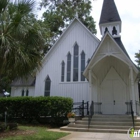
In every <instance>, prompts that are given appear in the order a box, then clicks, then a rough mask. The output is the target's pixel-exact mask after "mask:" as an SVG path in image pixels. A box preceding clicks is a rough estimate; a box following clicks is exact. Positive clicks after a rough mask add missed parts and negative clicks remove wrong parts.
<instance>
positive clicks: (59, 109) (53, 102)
mask: <svg viewBox="0 0 140 140" xmlns="http://www.w3.org/2000/svg"><path fill="white" fill-rule="evenodd" d="M72 105H73V101H72V99H71V98H65V97H9V98H0V117H1V118H4V112H5V111H7V116H8V119H13V118H18V119H23V120H24V119H26V120H28V121H31V120H33V119H36V120H38V121H39V120H40V118H42V117H47V118H48V117H50V118H51V120H53V122H54V123H55V121H58V120H59V119H58V118H66V116H67V113H68V112H70V111H71V109H72Z"/></svg>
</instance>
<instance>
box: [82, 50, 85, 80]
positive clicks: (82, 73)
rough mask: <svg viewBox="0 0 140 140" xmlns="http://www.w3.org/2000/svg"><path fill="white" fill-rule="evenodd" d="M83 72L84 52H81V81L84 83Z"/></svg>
mask: <svg viewBox="0 0 140 140" xmlns="http://www.w3.org/2000/svg"><path fill="white" fill-rule="evenodd" d="M84 70H85V52H84V51H82V53H81V81H85V77H84V75H83V72H84Z"/></svg>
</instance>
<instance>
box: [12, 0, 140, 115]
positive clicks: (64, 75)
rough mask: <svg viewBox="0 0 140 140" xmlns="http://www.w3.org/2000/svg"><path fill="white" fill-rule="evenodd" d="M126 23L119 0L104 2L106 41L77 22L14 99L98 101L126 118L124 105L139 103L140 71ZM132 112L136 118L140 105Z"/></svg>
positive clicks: (20, 83)
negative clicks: (125, 35)
mask: <svg viewBox="0 0 140 140" xmlns="http://www.w3.org/2000/svg"><path fill="white" fill-rule="evenodd" d="M121 23H122V21H121V19H120V16H119V14H118V11H117V8H116V5H115V3H114V0H104V2H103V7H102V12H101V17H100V22H99V26H100V32H101V35H102V39H101V41H100V40H99V39H98V38H97V37H96V36H95V35H93V34H92V33H91V32H90V31H89V30H88V29H87V28H86V27H85V26H84V25H83V24H82V23H81V21H80V20H79V19H78V18H75V19H74V20H73V21H72V22H71V23H70V25H69V26H68V28H67V29H66V30H65V31H64V32H63V34H62V35H61V37H60V38H59V39H58V41H57V42H56V43H55V44H54V46H53V47H52V48H51V49H50V51H49V52H48V53H47V55H46V56H45V57H44V59H43V61H42V67H41V69H40V71H38V72H37V74H36V78H33V77H29V78H28V80H24V79H18V80H15V81H14V82H13V83H12V92H11V96H63V97H71V98H72V99H73V100H74V102H79V101H80V102H81V101H82V100H84V101H90V102H91V101H92V100H93V101H94V102H101V103H102V107H101V111H102V113H103V114H125V113H126V108H127V106H126V104H125V102H129V101H130V100H132V101H133V102H135V101H139V94H138V81H137V75H138V73H139V71H138V69H137V67H136V66H135V64H134V63H133V62H132V60H131V59H130V57H129V55H128V53H127V51H126V49H125V47H124V46H123V43H122V41H121V36H120V33H121ZM133 109H134V113H135V114H136V105H135V104H134V107H133Z"/></svg>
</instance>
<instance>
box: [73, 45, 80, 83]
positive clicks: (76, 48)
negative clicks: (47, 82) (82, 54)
mask: <svg viewBox="0 0 140 140" xmlns="http://www.w3.org/2000/svg"><path fill="white" fill-rule="evenodd" d="M78 54H79V46H78V45H77V44H75V46H74V56H73V81H78V61H79V59H78Z"/></svg>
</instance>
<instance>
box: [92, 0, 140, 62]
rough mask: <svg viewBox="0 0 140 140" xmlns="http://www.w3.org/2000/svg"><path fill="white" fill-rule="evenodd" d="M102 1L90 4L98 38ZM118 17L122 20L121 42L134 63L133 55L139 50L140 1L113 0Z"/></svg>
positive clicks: (96, 0)
mask: <svg viewBox="0 0 140 140" xmlns="http://www.w3.org/2000/svg"><path fill="white" fill-rule="evenodd" d="M102 3H103V0H95V1H93V2H92V5H93V11H92V16H93V18H94V20H95V21H96V28H97V32H98V33H97V37H98V38H100V37H101V36H100V30H99V25H98V23H99V19H100V14H101V8H102ZM115 3H116V6H117V9H118V12H119V15H120V17H121V20H122V33H121V38H122V42H123V44H124V46H125V48H126V50H127V52H128V54H129V55H130V57H131V59H132V60H133V62H135V57H134V56H135V53H136V52H138V51H139V50H140V46H139V45H140V12H139V9H140V0H133V3H132V1H128V0H115Z"/></svg>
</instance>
